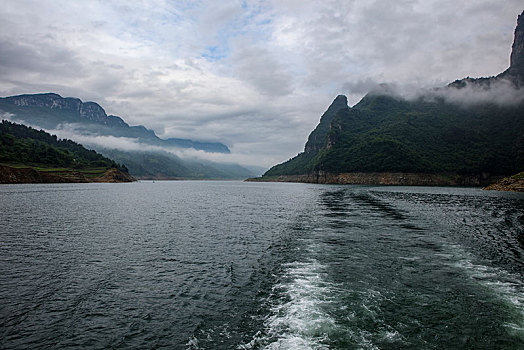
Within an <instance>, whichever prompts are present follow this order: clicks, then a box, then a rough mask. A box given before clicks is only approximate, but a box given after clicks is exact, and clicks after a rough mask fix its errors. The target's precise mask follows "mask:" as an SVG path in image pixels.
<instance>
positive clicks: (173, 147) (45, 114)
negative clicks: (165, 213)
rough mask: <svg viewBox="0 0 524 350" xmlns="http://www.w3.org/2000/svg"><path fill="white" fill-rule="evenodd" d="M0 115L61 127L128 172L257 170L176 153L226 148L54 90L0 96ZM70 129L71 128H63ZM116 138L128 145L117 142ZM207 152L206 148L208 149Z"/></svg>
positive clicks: (178, 175)
mask: <svg viewBox="0 0 524 350" xmlns="http://www.w3.org/2000/svg"><path fill="white" fill-rule="evenodd" d="M0 118H1V119H7V120H11V121H14V122H18V123H22V124H27V125H30V126H33V127H38V128H44V129H46V130H50V131H51V130H57V131H58V130H62V129H64V130H66V133H65V134H66V135H67V134H69V133H72V136H67V137H68V138H73V139H75V136H76V137H78V138H80V139H79V140H76V141H80V140H82V141H81V142H82V143H83V144H85V145H86V146H87V147H90V148H93V149H95V150H96V151H97V152H99V153H101V154H103V155H104V156H106V157H110V158H111V159H114V160H115V161H117V162H120V163H124V164H126V166H127V167H128V169H129V173H130V174H132V175H133V176H135V177H136V178H142V179H245V178H247V177H250V176H255V175H259V174H261V173H262V172H263V170H260V169H258V168H256V167H244V166H240V165H238V164H232V163H218V162H212V161H208V160H204V159H197V158H195V157H190V156H187V157H184V158H181V157H180V156H177V155H175V154H184V152H181V153H179V151H180V150H182V151H183V150H188V149H195V150H198V151H204V152H207V153H217V154H218V153H221V154H229V153H230V150H229V148H228V147H227V146H226V145H224V144H222V143H219V142H201V141H193V140H190V139H178V138H169V139H161V138H159V137H158V136H157V135H156V134H155V133H154V131H152V130H149V129H147V128H146V127H144V126H142V125H137V126H129V125H128V124H127V123H126V122H125V121H124V120H123V119H122V118H120V117H117V116H114V115H107V114H106V112H105V110H104V109H103V108H102V107H101V106H100V105H99V104H97V103H95V102H82V101H81V100H80V99H78V98H72V97H66V98H64V97H61V96H60V95H58V94H54V93H45V94H26V95H18V96H10V97H5V98H0ZM69 129H71V130H69ZM98 136H104V137H109V138H107V139H104V138H102V140H112V139H111V138H110V137H114V138H116V139H114V140H116V141H117V144H116V145H114V144H111V142H109V143H108V144H107V145H106V144H105V143H104V141H102V142H99V143H96V141H93V142H92V143H90V142H89V141H85V140H98V139H99V138H98ZM119 138H126V140H120V141H123V142H124V144H131V145H132V149H128V148H125V147H124V148H119V145H120V143H119V141H118V139H119ZM208 155H209V154H208Z"/></svg>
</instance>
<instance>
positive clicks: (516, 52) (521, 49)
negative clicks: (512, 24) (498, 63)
mask: <svg viewBox="0 0 524 350" xmlns="http://www.w3.org/2000/svg"><path fill="white" fill-rule="evenodd" d="M510 66H511V67H513V68H520V69H523V68H524V11H523V12H522V13H521V14H520V15H519V17H518V19H517V27H516V28H515V38H514V40H513V46H512V47H511V57H510Z"/></svg>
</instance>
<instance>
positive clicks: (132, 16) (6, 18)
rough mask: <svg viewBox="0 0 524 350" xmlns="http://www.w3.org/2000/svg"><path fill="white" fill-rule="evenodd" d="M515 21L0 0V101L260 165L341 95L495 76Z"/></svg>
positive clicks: (515, 1) (400, 9) (270, 6)
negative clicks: (39, 99) (35, 103)
mask: <svg viewBox="0 0 524 350" xmlns="http://www.w3.org/2000/svg"><path fill="white" fill-rule="evenodd" d="M521 11H522V4H521V1H519V0H507V1H504V2H496V1H492V0H478V1H467V2H457V1H455V0H453V1H452V0H425V1H422V0H402V1H395V2H391V1H386V0H382V1H380V0H376V1H364V0H354V1H342V0H340V1H339V0H325V1H322V2H320V1H279V0H268V1H264V2H260V1H251V0H248V1H237V0H228V1H221V2H216V1H202V2H192V1H177V2H173V1H168V0H155V1H146V2H143V1H142V2H133V1H131V2H130V1H123V0H121V1H110V2H99V1H65V0H54V1H50V0H47V1H45V0H38V1H37V0H27V1H17V0H6V1H4V2H3V3H2V11H1V12H0V78H1V79H0V95H2V96H7V95H13V94H19V93H36V92H48V91H52V92H56V93H59V94H61V95H62V96H74V97H79V98H81V99H82V100H84V101H87V100H91V101H96V102H98V103H100V104H101V105H102V106H103V107H104V108H105V109H106V111H107V112H108V114H115V115H119V116H121V117H123V118H124V119H125V120H126V121H127V122H128V123H130V124H135V125H136V124H142V125H145V126H147V127H148V128H152V129H154V130H155V131H156V132H157V133H158V134H160V135H162V136H164V137H184V138H192V139H202V140H211V141H221V142H225V143H227V144H228V145H230V147H231V149H232V151H233V153H234V154H235V156H238V157H239V159H240V158H242V159H246V161H249V163H250V164H254V163H257V162H259V163H260V164H261V165H264V166H270V165H272V164H275V163H277V162H280V161H284V160H286V159H288V158H290V157H292V156H293V155H295V154H296V153H297V152H298V151H300V150H301V149H302V148H303V146H304V143H305V141H306V139H307V135H308V134H309V132H310V131H311V130H312V129H313V128H314V127H315V125H316V124H317V123H318V120H319V117H320V115H321V114H322V112H323V111H324V110H325V109H326V108H327V106H328V105H329V104H330V102H331V101H332V100H333V98H334V97H335V96H336V95H338V94H340V93H345V94H348V95H349V100H350V104H354V103H356V102H358V100H359V99H360V98H361V97H362V96H363V95H364V94H365V93H366V92H367V91H369V89H372V88H373V87H374V86H376V84H379V83H383V82H387V83H393V82H397V83H398V84H399V86H407V87H412V89H414V90H418V89H421V88H426V89H429V88H431V87H434V86H444V85H445V84H447V83H448V82H450V81H453V80H455V79H458V78H462V77H465V76H489V75H494V74H497V73H499V72H501V71H503V70H504V69H505V68H506V67H507V66H508V64H509V53H510V50H511V43H512V39H513V30H514V26H515V21H516V16H517V14H519V13H520V12H521ZM468 91H469V90H464V91H463V92H464V94H465V93H466V92H468ZM461 93H462V92H461ZM473 95H475V96H476V94H473ZM450 98H451V97H450Z"/></svg>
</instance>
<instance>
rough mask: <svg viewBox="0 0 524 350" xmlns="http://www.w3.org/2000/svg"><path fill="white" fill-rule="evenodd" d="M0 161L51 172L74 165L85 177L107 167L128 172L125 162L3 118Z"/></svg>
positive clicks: (95, 174)
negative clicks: (118, 161) (119, 161)
mask: <svg viewBox="0 0 524 350" xmlns="http://www.w3.org/2000/svg"><path fill="white" fill-rule="evenodd" d="M0 163H4V164H9V165H10V166H11V167H17V168H22V167H28V166H31V167H32V168H33V169H35V170H39V171H51V172H61V171H64V172H65V171H69V170H71V169H75V170H78V171H80V172H82V173H84V174H85V176H87V177H96V176H99V175H100V174H102V173H104V171H105V170H107V169H109V168H117V169H119V170H121V171H123V172H125V173H127V172H128V170H127V168H126V166H125V165H119V164H117V163H116V162H114V161H113V160H111V159H109V158H106V157H104V156H102V155H100V154H98V153H96V152H95V151H93V150H88V149H86V148H84V147H83V146H82V145H80V144H78V143H76V142H73V141H71V140H66V139H58V138H57V137H56V135H50V134H48V133H47V132H45V131H43V130H35V129H33V128H31V127H27V126H25V125H20V124H15V123H11V122H9V121H5V120H4V121H2V123H0Z"/></svg>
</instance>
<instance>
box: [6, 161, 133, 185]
mask: <svg viewBox="0 0 524 350" xmlns="http://www.w3.org/2000/svg"><path fill="white" fill-rule="evenodd" d="M133 181H136V179H134V178H133V177H132V176H131V175H129V174H126V173H124V172H122V171H120V170H118V169H115V168H111V169H106V168H89V169H71V168H43V167H32V166H8V165H0V184H17V183H86V182H133Z"/></svg>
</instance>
